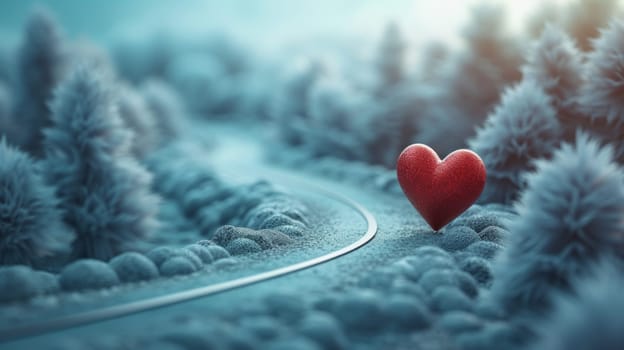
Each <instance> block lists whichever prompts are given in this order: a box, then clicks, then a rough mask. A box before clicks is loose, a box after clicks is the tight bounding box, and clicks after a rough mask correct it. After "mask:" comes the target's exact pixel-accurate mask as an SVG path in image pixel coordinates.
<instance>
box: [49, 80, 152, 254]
mask: <svg viewBox="0 0 624 350" xmlns="http://www.w3.org/2000/svg"><path fill="white" fill-rule="evenodd" d="M51 109H52V120H53V125H52V126H51V127H50V128H49V129H47V130H46V131H45V140H44V144H45V151H46V158H45V161H44V167H45V172H46V175H47V178H48V181H49V182H50V183H51V184H53V185H55V186H56V187H57V193H58V196H59V199H60V200H61V207H62V208H63V210H64V212H65V213H64V215H65V216H64V218H65V222H67V223H68V224H69V225H70V226H71V227H73V228H74V230H75V231H76V234H77V237H76V240H75V241H74V243H73V248H74V255H75V256H76V257H90V258H95V259H102V260H107V259H109V258H111V257H113V256H114V255H116V254H119V253H121V252H124V251H126V250H128V249H133V248H134V247H135V246H136V244H137V243H139V242H141V241H142V240H143V239H144V238H145V237H147V236H148V235H149V234H150V233H152V232H153V230H154V227H155V224H156V222H155V214H156V212H157V210H158V206H157V205H158V201H157V198H156V197H155V196H154V195H152V194H151V193H150V192H149V191H150V181H151V176H150V174H149V173H148V172H147V171H146V170H145V169H143V168H142V167H141V166H140V165H139V164H138V163H137V162H136V161H135V160H134V159H133V158H131V157H130V154H129V151H130V146H131V144H130V142H131V136H132V134H131V133H130V132H128V131H127V130H126V129H124V128H123V126H122V125H123V124H122V121H121V119H120V117H119V115H118V114H117V109H116V104H115V100H114V99H113V95H112V92H111V90H110V87H109V85H107V82H106V81H105V80H103V79H102V78H100V77H99V76H98V75H97V73H95V72H93V71H92V70H89V69H87V68H79V69H78V70H76V71H75V72H73V73H72V74H71V76H70V77H69V78H68V79H67V80H65V81H64V82H63V83H62V84H61V85H60V87H59V88H58V89H57V90H56V92H55V96H54V100H53V102H52V104H51Z"/></svg>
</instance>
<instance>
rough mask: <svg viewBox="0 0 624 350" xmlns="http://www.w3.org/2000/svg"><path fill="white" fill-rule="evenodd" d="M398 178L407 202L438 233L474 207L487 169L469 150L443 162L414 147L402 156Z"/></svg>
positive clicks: (429, 151) (422, 147)
mask: <svg viewBox="0 0 624 350" xmlns="http://www.w3.org/2000/svg"><path fill="white" fill-rule="evenodd" d="M397 177H398V179H399V184H400V185H401V188H402V189H403V192H405V195H406V196H407V198H408V199H409V200H410V202H412V204H413V205H414V207H415V208H416V210H418V212H419V213H420V215H422V217H423V218H424V219H425V221H427V223H428V224H429V226H431V228H433V229H434V230H435V231H437V230H439V229H441V228H442V227H444V226H445V225H446V224H448V223H449V222H451V220H453V219H455V218H456V217H457V216H459V214H461V213H463V212H464V211H465V210H466V209H468V208H469V207H470V206H471V205H472V203H474V202H475V201H476V200H477V198H479V195H481V191H483V187H484V186H485V179H486V172H485V165H483V161H482V160H481V158H480V157H479V156H478V155H477V154H476V153H474V152H472V151H470V150H467V149H460V150H457V151H455V152H453V153H451V154H449V155H448V156H447V157H446V158H444V160H440V157H438V155H437V154H436V152H435V151H434V150H432V149H431V148H430V147H429V146H427V145H423V144H414V145H411V146H408V147H407V148H406V149H404V150H403V152H401V155H400V156H399V159H398V161H397Z"/></svg>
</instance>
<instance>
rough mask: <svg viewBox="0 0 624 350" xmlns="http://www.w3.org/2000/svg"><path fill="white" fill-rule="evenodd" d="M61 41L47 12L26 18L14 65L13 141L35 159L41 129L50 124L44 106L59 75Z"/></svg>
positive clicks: (38, 10)
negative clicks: (15, 120) (15, 125)
mask: <svg viewBox="0 0 624 350" xmlns="http://www.w3.org/2000/svg"><path fill="white" fill-rule="evenodd" d="M63 40H64V39H63V36H62V34H61V33H60V29H59V26H58V25H57V24H56V22H55V20H54V19H53V18H52V16H51V15H50V14H49V13H48V12H46V11H45V10H43V9H37V10H35V11H34V12H33V13H32V14H31V15H30V18H29V19H28V23H27V24H26V28H25V31H24V37H23V39H22V43H21V47H20V48H19V51H18V58H17V62H16V71H17V83H18V92H17V96H16V99H17V102H16V103H17V104H16V106H15V107H16V112H15V115H19V128H16V130H15V131H16V133H15V134H16V135H15V136H16V140H15V142H16V143H18V144H19V145H20V146H21V147H22V148H24V149H25V150H27V151H29V152H31V153H32V154H33V155H35V156H39V155H41V154H42V150H41V141H42V130H43V129H44V128H45V127H47V126H49V125H50V110H49V108H48V104H47V103H48V101H49V99H50V98H51V97H52V90H53V89H54V87H55V86H56V85H57V84H58V82H59V81H60V79H61V78H62V75H63V70H64V62H65V55H64V43H63Z"/></svg>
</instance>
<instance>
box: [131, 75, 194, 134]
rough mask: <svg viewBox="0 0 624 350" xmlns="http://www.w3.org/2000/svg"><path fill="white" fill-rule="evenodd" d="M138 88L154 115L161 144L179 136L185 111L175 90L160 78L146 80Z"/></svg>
mask: <svg viewBox="0 0 624 350" xmlns="http://www.w3.org/2000/svg"><path fill="white" fill-rule="evenodd" d="M140 90H141V94H142V95H143V99H144V100H145V103H146V104H147V108H148V109H149V111H150V112H151V114H152V116H153V117H154V121H155V124H156V129H157V130H158V134H159V139H160V141H161V145H162V143H163V142H167V141H171V140H173V139H175V138H177V137H178V136H180V134H181V132H182V124H183V120H184V117H185V113H186V112H185V111H184V108H183V104H182V101H180V97H179V96H178V94H177V93H176V91H175V90H173V89H172V88H171V87H170V86H169V85H167V84H166V83H165V82H163V81H160V80H148V81H146V82H145V83H143V85H141V89H140Z"/></svg>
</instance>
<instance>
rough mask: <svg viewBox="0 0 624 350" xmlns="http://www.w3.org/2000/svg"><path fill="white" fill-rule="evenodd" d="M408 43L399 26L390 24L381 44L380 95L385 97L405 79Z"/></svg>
mask: <svg viewBox="0 0 624 350" xmlns="http://www.w3.org/2000/svg"><path fill="white" fill-rule="evenodd" d="M405 53H406V43H405V40H404V39H403V36H402V34H401V31H400V29H399V26H398V25H397V24H396V23H390V24H388V26H387V27H386V29H385V31H384V33H383V37H382V38H381V42H380V44H379V48H378V53H377V60H376V62H375V64H376V67H377V72H378V79H379V86H378V89H379V90H378V93H379V94H380V95H384V94H385V93H387V90H388V89H392V88H394V87H396V86H397V85H399V84H400V83H401V82H402V81H403V80H404V79H405Z"/></svg>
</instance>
